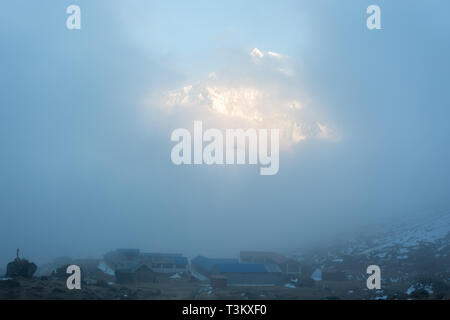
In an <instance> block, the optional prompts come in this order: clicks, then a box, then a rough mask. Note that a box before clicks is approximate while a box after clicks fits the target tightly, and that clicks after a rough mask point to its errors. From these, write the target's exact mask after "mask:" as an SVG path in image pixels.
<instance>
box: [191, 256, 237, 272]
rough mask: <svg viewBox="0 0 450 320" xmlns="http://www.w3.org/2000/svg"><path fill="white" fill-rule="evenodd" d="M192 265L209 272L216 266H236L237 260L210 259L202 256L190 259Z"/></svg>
mask: <svg viewBox="0 0 450 320" xmlns="http://www.w3.org/2000/svg"><path fill="white" fill-rule="evenodd" d="M191 262H192V263H193V264H195V265H197V266H199V267H201V268H203V269H205V270H207V271H211V270H212V269H213V268H214V267H215V266H216V265H218V264H237V263H239V260H238V259H211V258H206V257H203V256H198V257H195V258H194V259H192V261H191Z"/></svg>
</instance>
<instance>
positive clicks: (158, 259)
mask: <svg viewBox="0 0 450 320" xmlns="http://www.w3.org/2000/svg"><path fill="white" fill-rule="evenodd" d="M141 257H142V258H144V259H145V260H147V261H151V262H152V263H174V264H188V259H187V258H186V257H183V255H182V254H181V253H152V252H145V253H144V252H143V253H141Z"/></svg>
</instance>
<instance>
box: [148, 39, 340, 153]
mask: <svg viewBox="0 0 450 320" xmlns="http://www.w3.org/2000/svg"><path fill="white" fill-rule="evenodd" d="M247 57H249V58H250V59H249V60H246V59H245V58H244V59H243V62H242V65H239V66H237V67H236V69H239V70H241V71H242V69H244V70H245V74H246V75H247V77H246V79H245V80H243V79H242V77H241V76H240V75H239V74H236V73H235V72H234V70H233V68H228V69H226V70H222V71H220V72H219V71H212V72H210V73H209V74H204V75H203V76H202V77H199V78H200V79H199V80H198V81H197V82H195V83H190V84H186V85H184V86H182V87H179V88H168V89H166V90H161V91H159V92H157V93H156V95H152V98H151V99H150V100H151V101H147V104H148V105H151V106H156V107H158V108H160V109H161V110H163V111H164V112H166V116H168V117H170V114H172V115H173V114H176V115H177V116H178V118H179V117H180V116H181V118H183V119H185V120H186V121H189V122H192V121H193V120H196V119H200V120H204V119H207V122H208V123H209V125H210V126H211V127H213V126H214V127H217V128H234V127H240V128H244V129H245V128H256V129H258V128H267V129H279V130H280V143H281V147H282V148H290V147H292V146H294V145H296V144H298V143H300V142H301V141H305V140H307V139H327V140H337V132H336V130H333V129H331V126H330V125H329V124H328V122H329V120H327V119H323V117H320V119H314V118H312V116H311V115H314V114H315V113H314V112H311V108H314V105H313V104H311V103H310V101H309V100H308V103H305V101H303V100H305V97H304V94H300V92H302V90H298V89H299V86H300V85H299V84H298V83H297V82H298V81H299V79H297V78H293V77H292V76H293V74H294V72H293V71H292V70H291V68H292V66H293V63H292V61H291V59H290V58H289V57H288V56H287V55H282V54H279V53H276V52H273V51H268V52H263V51H261V50H259V49H258V48H254V49H253V50H252V51H251V52H250V53H249V54H247ZM265 59H270V60H275V61H269V63H267V64H264V62H265ZM255 60H256V61H255ZM271 62H275V63H271ZM252 65H253V67H252Z"/></svg>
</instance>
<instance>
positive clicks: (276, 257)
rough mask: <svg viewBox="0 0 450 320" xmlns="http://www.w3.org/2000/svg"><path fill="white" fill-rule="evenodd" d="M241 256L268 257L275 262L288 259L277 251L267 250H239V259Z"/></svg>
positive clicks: (278, 262)
mask: <svg viewBox="0 0 450 320" xmlns="http://www.w3.org/2000/svg"><path fill="white" fill-rule="evenodd" d="M242 258H256V259H268V260H270V261H273V262H274V263H276V264H281V263H285V262H287V261H289V259H288V258H286V257H285V256H283V255H281V254H279V253H276V252H268V251H241V259H242Z"/></svg>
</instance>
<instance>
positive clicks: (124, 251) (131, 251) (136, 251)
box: [116, 249, 140, 255]
mask: <svg viewBox="0 0 450 320" xmlns="http://www.w3.org/2000/svg"><path fill="white" fill-rule="evenodd" d="M116 251H117V252H118V253H121V254H130V255H131V254H132V255H139V252H140V250H139V249H117V250H116Z"/></svg>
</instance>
